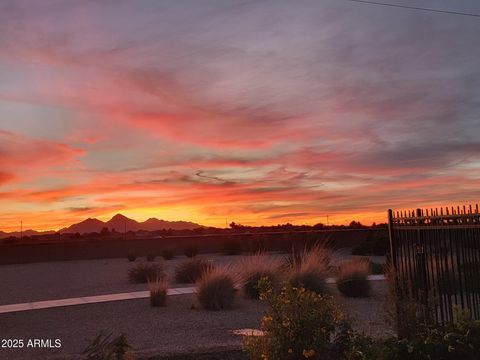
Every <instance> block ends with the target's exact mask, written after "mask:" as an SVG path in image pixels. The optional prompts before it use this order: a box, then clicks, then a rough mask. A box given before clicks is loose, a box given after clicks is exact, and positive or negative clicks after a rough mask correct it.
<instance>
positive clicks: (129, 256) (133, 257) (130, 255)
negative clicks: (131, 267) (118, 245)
mask: <svg viewBox="0 0 480 360" xmlns="http://www.w3.org/2000/svg"><path fill="white" fill-rule="evenodd" d="M127 259H128V261H130V262H134V261H135V260H137V255H136V254H135V253H133V252H131V253H128V254H127Z"/></svg>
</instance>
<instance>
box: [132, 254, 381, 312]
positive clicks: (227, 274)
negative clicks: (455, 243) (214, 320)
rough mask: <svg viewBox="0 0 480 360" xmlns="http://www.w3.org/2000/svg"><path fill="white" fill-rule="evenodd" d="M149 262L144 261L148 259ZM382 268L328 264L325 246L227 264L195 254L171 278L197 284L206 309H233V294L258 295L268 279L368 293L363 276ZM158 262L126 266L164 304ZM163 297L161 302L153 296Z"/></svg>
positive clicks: (321, 290) (365, 263) (361, 261)
mask: <svg viewBox="0 0 480 360" xmlns="http://www.w3.org/2000/svg"><path fill="white" fill-rule="evenodd" d="M147 260H148V259H147ZM379 269H384V268H383V267H381V266H380V265H372V264H371V263H370V262H369V260H368V259H367V258H356V259H353V260H350V261H346V262H344V263H342V264H341V265H340V266H337V267H334V266H330V250H329V249H328V248H327V247H325V246H313V247H312V248H310V249H306V248H304V249H302V250H301V251H292V252H291V253H290V254H289V255H288V256H286V257H282V256H280V255H268V254H265V253H257V254H254V255H252V256H246V257H243V258H241V259H240V260H239V261H238V262H237V263H235V264H234V265H230V266H217V265H215V263H214V262H213V261H208V260H204V259H202V258H199V257H192V258H190V259H186V260H183V261H181V262H179V263H178V264H177V265H176V267H175V272H174V276H173V279H174V281H175V282H176V283H178V284H194V283H196V286H197V300H198V302H199V304H200V305H201V306H202V307H203V308H205V309H208V310H223V309H229V308H231V307H232V304H233V301H234V299H235V296H236V294H237V292H239V291H240V292H242V293H243V294H244V296H246V297H248V298H251V299H257V300H258V299H259V298H260V293H259V290H258V282H259V280H260V279H262V278H268V279H269V281H270V282H271V284H272V286H273V288H275V289H278V288H280V287H281V286H282V284H283V283H285V282H287V283H289V284H291V285H292V286H294V287H296V288H304V289H306V290H310V291H313V292H315V293H318V294H327V293H328V287H327V286H326V281H327V278H328V277H332V276H333V277H335V278H336V283H337V287H338V290H339V291H340V293H341V294H343V295H344V296H347V297H367V296H370V293H371V287H370V282H369V281H368V280H367V277H368V275H369V274H370V273H371V272H372V270H376V271H378V270H379ZM166 279H167V276H166V273H165V270H164V267H163V265H162V263H161V262H154V261H140V262H137V263H136V264H135V265H134V266H133V267H131V268H130V269H129V270H128V280H129V281H130V282H132V283H149V286H150V290H151V293H152V299H151V300H152V301H151V303H152V305H153V306H163V305H165V299H163V295H161V294H166V291H167V287H168V283H167V280H166ZM160 298H161V299H162V300H161V301H160V300H158V299H160Z"/></svg>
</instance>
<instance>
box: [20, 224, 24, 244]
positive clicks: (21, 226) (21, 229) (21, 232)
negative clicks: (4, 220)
mask: <svg viewBox="0 0 480 360" xmlns="http://www.w3.org/2000/svg"><path fill="white" fill-rule="evenodd" d="M22 238H23V221H22V220H20V240H22Z"/></svg>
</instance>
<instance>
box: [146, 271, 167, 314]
mask: <svg viewBox="0 0 480 360" xmlns="http://www.w3.org/2000/svg"><path fill="white" fill-rule="evenodd" d="M148 289H149V290H150V305H152V306H153V307H159V306H165V303H166V301H167V290H168V282H167V281H166V280H165V279H164V278H157V279H155V280H153V281H150V282H149V283H148Z"/></svg>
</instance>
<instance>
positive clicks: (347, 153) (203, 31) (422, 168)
mask: <svg viewBox="0 0 480 360" xmlns="http://www.w3.org/2000/svg"><path fill="white" fill-rule="evenodd" d="M385 1H388V2H390V3H395V4H407V5H413V4H415V5H416V6H423V7H429V8H435V9H442V10H454V11H458V12H469V13H477V14H478V13H480V2H479V1H478V0H470V1H468V0H460V1H459V0H444V1H438V0H430V1H420V0H418V1H409V0H403V1H400V0H396V1H395V0H385ZM479 34H480V18H479V17H468V16H461V15H452V14H442V13H434V12H427V11H417V10H408V9H402V8H394V7H386V6H380V5H378V6H375V5H368V4H362V3H357V2H352V1H348V0H312V1H303V0H302V1H279V0H271V1H245V0H244V1H233V0H232V1H226V0H216V1H206V0H205V1H204V0H192V1H93V0H90V1H88V0H87V1H69V0H55V1H49V0H45V1H33V0H32V1H21V0H11V1H8V0H2V1H0V230H3V231H13V230H18V228H19V223H20V220H23V224H24V229H25V228H34V229H37V230H48V229H59V228H61V227H63V226H65V225H68V224H71V223H74V222H78V221H80V220H83V219H85V218H87V217H97V218H99V219H101V220H106V219H109V218H110V217H111V216H112V215H114V214H115V213H118V212H121V213H123V214H125V215H127V216H129V217H132V218H135V219H136V220H145V219H147V218H149V217H157V218H161V219H166V220H188V221H194V222H197V223H200V224H203V225H213V226H222V227H223V226H225V221H228V222H231V221H235V222H237V223H242V224H247V225H260V224H278V223H285V222H291V223H295V224H315V223H318V222H323V223H326V222H327V219H326V216H327V215H328V216H329V221H330V223H332V222H333V223H337V224H345V222H350V221H351V220H354V219H355V220H360V221H362V222H365V223H367V224H369V223H371V222H372V221H376V222H384V221H385V214H386V210H387V209H388V208H395V209H403V208H415V207H423V206H432V205H457V204H463V203H475V202H478V200H479V198H480V35H479Z"/></svg>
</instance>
